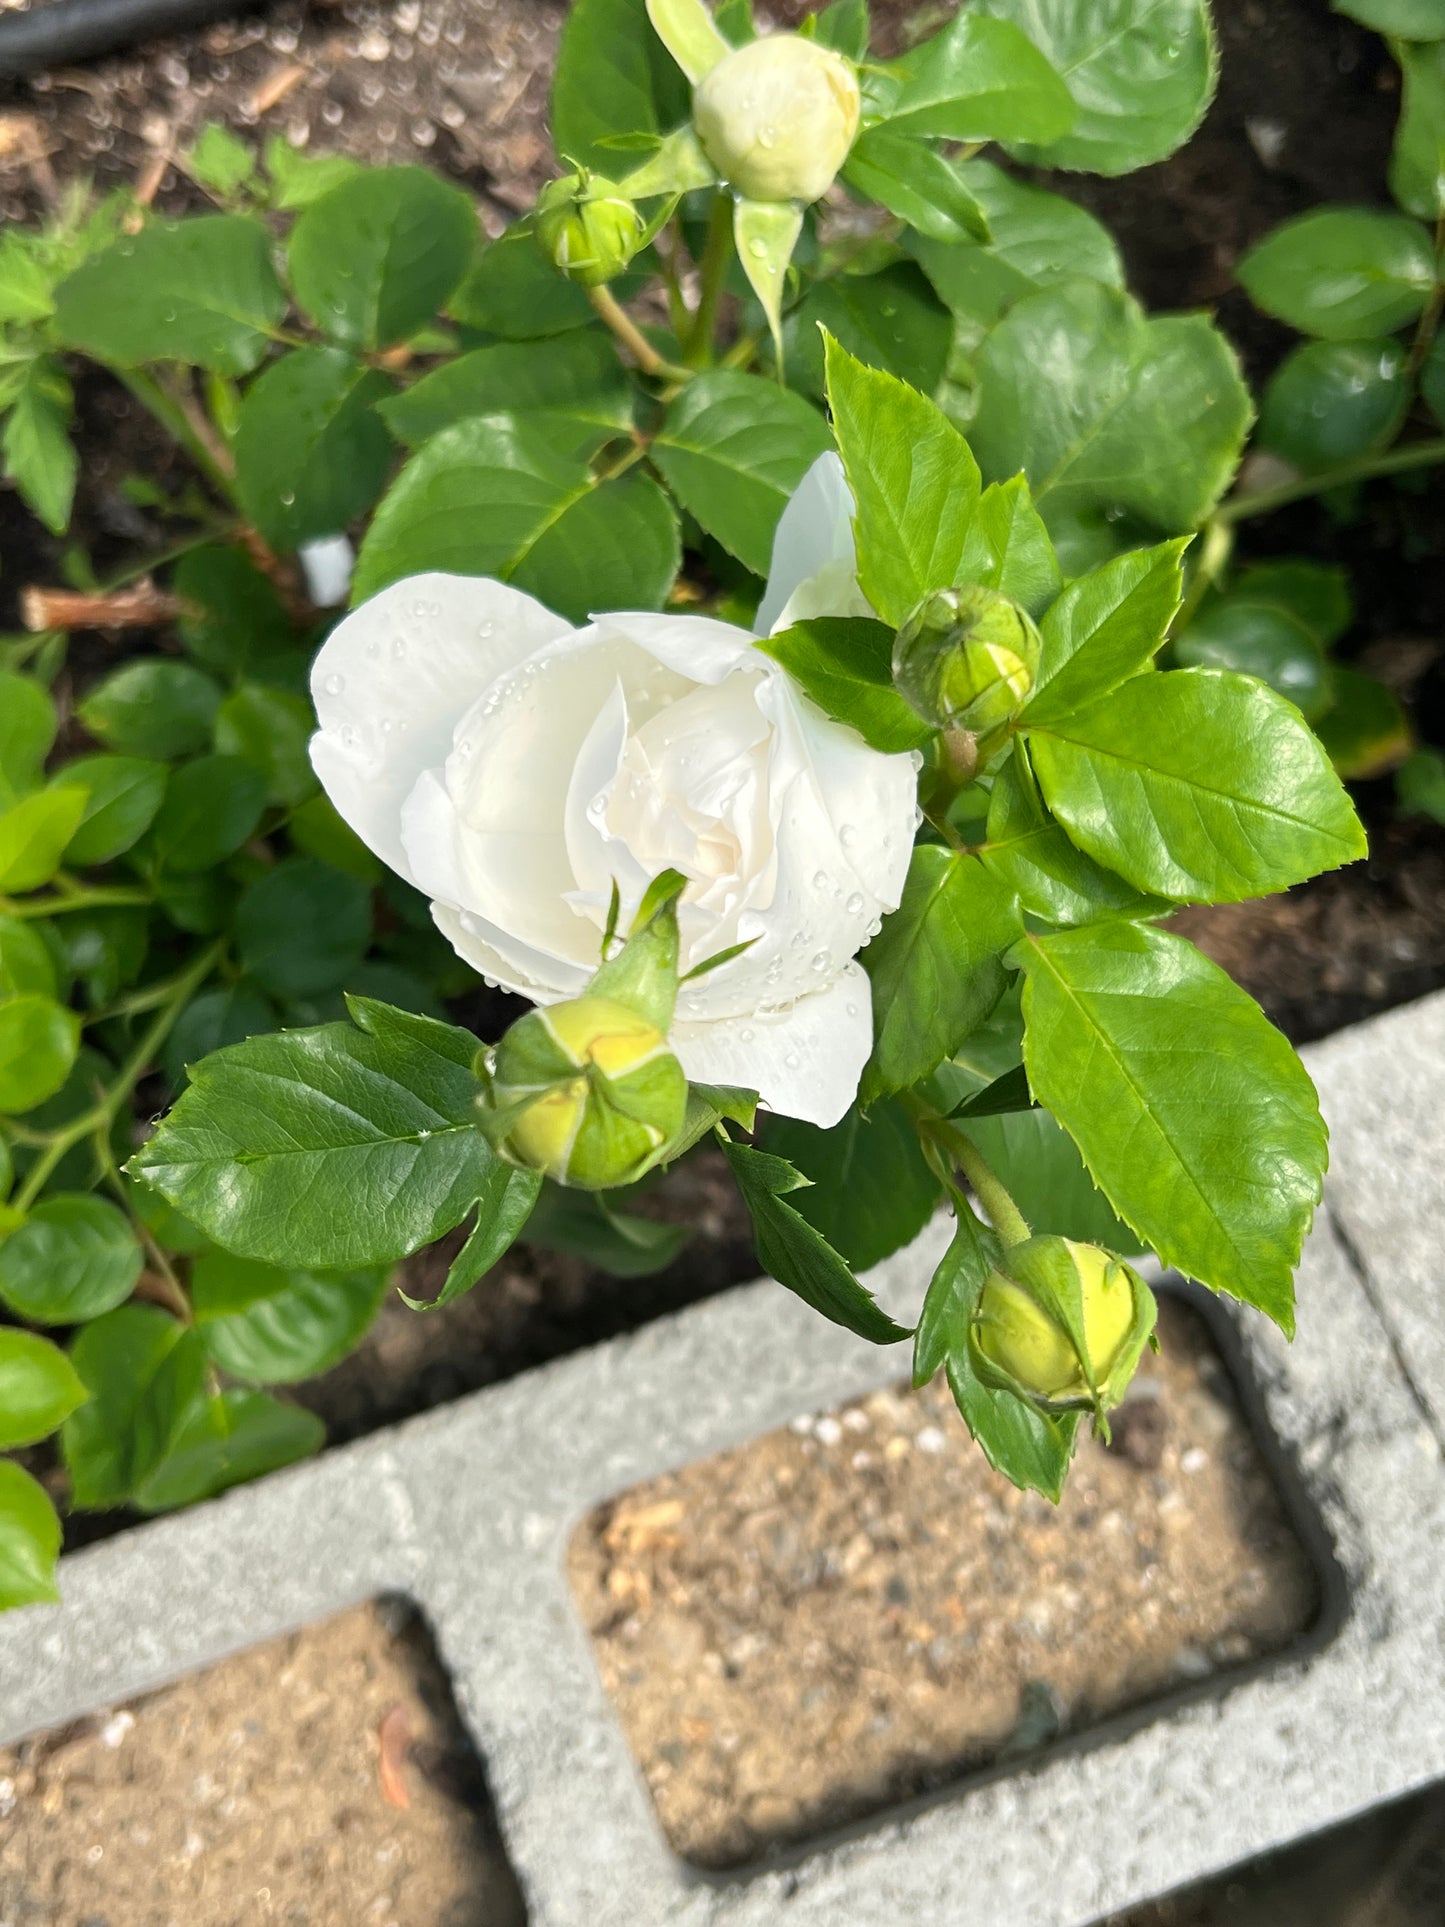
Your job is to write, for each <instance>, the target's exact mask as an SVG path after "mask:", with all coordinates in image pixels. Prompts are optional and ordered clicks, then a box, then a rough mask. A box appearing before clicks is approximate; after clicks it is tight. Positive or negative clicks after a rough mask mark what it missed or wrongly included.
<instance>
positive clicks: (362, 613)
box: [311, 574, 571, 876]
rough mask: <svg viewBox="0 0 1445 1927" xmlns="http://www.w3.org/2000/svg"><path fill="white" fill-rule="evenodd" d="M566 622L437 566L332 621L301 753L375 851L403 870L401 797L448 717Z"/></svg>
mask: <svg viewBox="0 0 1445 1927" xmlns="http://www.w3.org/2000/svg"><path fill="white" fill-rule="evenodd" d="M570 633H571V624H570V623H567V622H564V621H563V620H562V618H561V617H560V616H554V615H553V614H552V612H551V610H550V609H544V608H543V607H542V604H541V603H540V602H535V601H534V600H533V599H532V597H531V596H528V595H523V594H522V593H521V591H520V590H518V589H509V588H508V587H507V585H506V584H505V583H502V582H493V581H491V580H489V579H487V578H483V577H478V576H462V575H440V574H431V575H417V576H412V577H411V578H410V579H409V580H408V581H406V582H395V583H393V584H392V585H391V587H390V588H389V589H383V590H382V591H381V593H380V594H379V595H375V596H373V597H372V598H371V600H370V601H369V602H364V603H363V604H362V605H361V607H360V608H359V609H357V610H355V611H354V612H353V613H352V614H351V615H349V616H347V617H345V618H344V619H343V620H342V621H341V622H339V623H338V624H337V625H336V627H335V628H334V629H333V630H332V632H331V634H330V635H329V636H328V637H327V638H326V641H325V642H324V643H323V644H322V646H321V652H320V654H319V655H318V656H317V658H316V661H315V663H314V665H313V666H312V670H311V694H312V698H313V700H314V701H315V704H316V714H317V717H318V718H319V720H320V723H321V728H320V730H319V731H318V732H317V734H316V735H315V736H313V737H312V739H311V761H312V765H313V767H314V768H315V770H316V774H317V775H318V776H319V777H320V779H321V783H322V786H323V788H324V789H325V791H326V793H327V795H328V796H329V797H330V798H331V801H332V802H333V803H334V804H335V805H336V808H337V809H338V810H339V811H340V813H341V815H342V816H343V817H344V818H345V819H346V821H347V822H348V823H349V824H350V825H351V827H352V829H353V830H355V831H356V833H357V835H358V836H359V837H360V838H361V839H362V841H363V842H364V843H366V844H367V845H368V846H369V847H370V848H371V849H373V850H374V851H375V852H376V854H377V855H378V856H379V857H380V858H381V859H382V861H383V862H385V863H389V864H390V865H391V867H392V868H393V869H394V870H399V871H400V872H401V874H402V875H403V876H408V875H409V873H408V870H407V867H406V859H405V856H404V854H403V851H402V845H401V806H402V803H403V801H404V800H405V799H406V797H408V796H409V795H410V794H411V791H412V789H413V788H414V787H415V784H416V780H417V778H418V777H419V776H420V775H421V773H422V771H423V770H424V769H432V768H436V767H439V766H440V765H441V764H442V763H444V762H445V761H446V758H447V754H448V752H449V751H450V749H451V746H452V732H453V730H454V729H455V727H456V724H457V721H458V719H459V718H460V717H461V716H463V715H465V714H466V712H467V710H468V709H469V708H470V707H471V705H472V704H473V703H474V702H475V701H476V699H477V698H478V696H480V695H481V694H482V692H483V691H484V690H485V689H486V688H487V686H488V684H489V683H491V682H492V681H493V680H494V679H495V678H496V677H497V676H498V675H500V674H501V673H502V671H503V670H505V669H510V668H512V667H513V666H514V665H515V664H517V663H520V662H522V661H524V660H525V658H526V657H528V656H530V655H531V654H532V653H533V652H534V651H535V650H537V649H539V648H541V647H542V645H543V644H545V643H548V642H551V641H552V640H554V638H556V637H558V636H565V635H569V634H570Z"/></svg>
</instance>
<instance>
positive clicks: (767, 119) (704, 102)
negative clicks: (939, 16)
mask: <svg viewBox="0 0 1445 1927" xmlns="http://www.w3.org/2000/svg"><path fill="white" fill-rule="evenodd" d="M861 105H862V103H861V99H860V96H859V92H858V77H857V75H856V74H855V72H854V71H853V68H852V66H851V65H850V64H849V63H848V61H846V60H844V59H843V57H842V55H841V54H836V53H834V52H833V51H832V49H831V48H829V47H821V46H819V44H818V42H817V41H816V40H805V39H803V38H802V36H801V35H799V34H794V33H775V34H768V35H766V36H765V37H764V38H763V39H761V40H753V41H749V43H748V44H747V45H746V46H745V47H739V48H737V50H736V51H735V52H733V53H730V54H727V55H726V56H725V57H724V58H723V59H722V60H720V61H719V62H718V63H717V65H716V66H715V67H714V68H712V70H711V71H710V72H709V73H707V74H705V75H704V76H703V78H702V80H700V81H699V82H698V85H697V89H696V91H695V92H694V94H693V97H692V114H693V124H694V125H695V127H696V128H697V133H698V138H699V140H700V141H701V142H702V145H703V149H704V151H705V152H706V154H707V157H708V159H709V160H710V161H711V162H712V164H713V166H714V167H715V168H716V169H717V171H718V173H719V174H721V176H722V177H723V179H724V180H725V181H726V182H727V183H728V185H729V186H730V187H732V188H733V189H734V190H735V191H736V192H737V193H738V194H741V195H742V196H744V198H745V199H747V200H750V201H798V202H803V203H806V202H809V201H816V200H819V199H820V198H821V197H822V196H823V195H824V194H826V193H827V191H828V189H829V188H830V187H831V186H832V184H833V179H834V176H835V175H836V174H837V172H838V169H839V168H840V167H841V166H842V165H843V163H844V161H845V160H846V159H847V158H848V149H849V148H850V147H851V146H852V145H853V138H854V136H855V135H856V134H857V132H858V116H859V113H860V111H861Z"/></svg>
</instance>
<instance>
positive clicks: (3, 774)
mask: <svg viewBox="0 0 1445 1927" xmlns="http://www.w3.org/2000/svg"><path fill="white" fill-rule="evenodd" d="M57 727H58V722H57V718H56V714H55V704H54V703H53V702H52V701H51V699H50V696H49V694H48V693H47V691H46V690H45V689H43V688H42V687H41V685H40V684H39V683H38V682H34V681H32V680H31V679H30V677H28V676H17V675H15V674H14V672H13V671H11V670H8V669H0V808H3V807H4V806H5V805H6V804H8V803H13V802H14V801H15V798H16V797H17V796H23V795H25V793H26V792H27V791H28V790H33V789H35V788H36V787H37V786H38V784H39V783H40V780H41V772H42V770H43V769H44V767H45V759H46V757H47V756H48V755H49V754H50V745H51V744H52V743H53V742H54V741H55V732H56V729H57Z"/></svg>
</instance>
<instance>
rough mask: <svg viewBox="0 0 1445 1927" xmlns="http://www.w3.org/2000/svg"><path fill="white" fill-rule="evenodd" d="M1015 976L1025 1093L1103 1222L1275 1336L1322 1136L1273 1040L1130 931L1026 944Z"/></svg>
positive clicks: (1280, 1041)
mask: <svg viewBox="0 0 1445 1927" xmlns="http://www.w3.org/2000/svg"><path fill="white" fill-rule="evenodd" d="M1023 967H1024V973H1025V987H1024V1022H1025V1027H1026V1028H1025V1038H1024V1054H1025V1062H1026V1063H1027V1065H1028V1072H1029V1082H1030V1084H1031V1085H1032V1086H1033V1089H1034V1093H1035V1095H1036V1096H1037V1097H1038V1098H1039V1099H1040V1101H1041V1102H1042V1103H1044V1104H1046V1105H1047V1106H1048V1108H1049V1109H1050V1110H1051V1111H1052V1112H1053V1113H1054V1115H1055V1116H1056V1117H1057V1118H1058V1120H1059V1122H1060V1123H1061V1124H1062V1125H1063V1126H1064V1128H1065V1129H1066V1130H1067V1131H1068V1133H1069V1135H1070V1136H1071V1137H1072V1138H1073V1139H1074V1142H1075V1143H1076V1144H1077V1145H1078V1147H1079V1149H1080V1151H1081V1152H1082V1153H1083V1157H1084V1162H1085V1163H1086V1164H1087V1165H1088V1167H1089V1170H1090V1171H1091V1173H1092V1174H1093V1176H1094V1178H1095V1180H1096V1182H1098V1183H1099V1184H1100V1185H1101V1186H1102V1187H1103V1189H1104V1191H1105V1192H1106V1193H1107V1195H1108V1197H1109V1200H1110V1202H1111V1203H1112V1204H1113V1206H1114V1208H1115V1210H1116V1211H1118V1213H1119V1214H1120V1216H1121V1217H1122V1218H1124V1219H1125V1221H1126V1222H1127V1223H1128V1224H1130V1225H1132V1226H1133V1228H1134V1230H1135V1231H1136V1232H1137V1233H1138V1234H1139V1236H1140V1237H1141V1238H1142V1239H1143V1240H1144V1242H1145V1243H1146V1244H1147V1245H1148V1246H1150V1247H1151V1248H1152V1249H1153V1250H1155V1251H1157V1252H1158V1254H1159V1256H1160V1258H1161V1259H1162V1260H1163V1261H1164V1263H1165V1264H1166V1265H1175V1266H1177V1267H1178V1268H1179V1270H1181V1271H1183V1272H1185V1273H1186V1274H1187V1275H1188V1276H1190V1277H1193V1278H1198V1279H1199V1280H1200V1281H1201V1282H1202V1283H1203V1284H1206V1285H1209V1286H1211V1287H1212V1288H1213V1289H1214V1290H1215V1291H1226V1292H1229V1293H1230V1294H1231V1295H1232V1296H1233V1297H1236V1298H1240V1299H1242V1300H1243V1301H1244V1302H1245V1303H1246V1304H1250V1305H1256V1306H1258V1308H1259V1309H1260V1310H1261V1311H1264V1312H1267V1313H1268V1314H1269V1316H1270V1317H1271V1318H1273V1319H1274V1320H1275V1321H1276V1323H1278V1324H1279V1325H1280V1326H1281V1327H1282V1328H1283V1329H1284V1331H1285V1332H1286V1333H1287V1334H1288V1333H1290V1332H1291V1331H1292V1330H1293V1326H1294V1282H1293V1276H1292V1274H1293V1270H1294V1267H1295V1265H1296V1264H1297V1263H1298V1262H1299V1255H1300V1250H1301V1247H1302V1245H1303V1242H1304V1236H1305V1233H1306V1231H1307V1230H1308V1229H1309V1223H1310V1219H1311V1217H1312V1216H1313V1214H1314V1209H1315V1206H1316V1205H1317V1204H1318V1202H1319V1199H1320V1192H1321V1187H1322V1184H1323V1180H1324V1169H1325V1158H1326V1134H1325V1127H1324V1124H1323V1122H1322V1120H1321V1118H1320V1114H1319V1105H1318V1102H1317V1100H1316V1097H1315V1091H1314V1086H1313V1085H1312V1084H1311V1083H1310V1080H1309V1076H1308V1073H1307V1072H1306V1071H1305V1068H1304V1066H1303V1065H1302V1064H1301V1063H1300V1061H1299V1059H1298V1058H1297V1057H1296V1056H1295V1054H1294V1052H1293V1051H1292V1050H1291V1049H1290V1047H1289V1045H1288V1044H1287V1043H1286V1042H1285V1040H1284V1038H1283V1037H1281V1036H1280V1034H1279V1032H1278V1031H1276V1030H1275V1029H1274V1028H1273V1026H1272V1025H1271V1024H1270V1023H1269V1021H1268V1020H1267V1018H1266V1017H1265V1015H1264V1013H1263V1012H1262V1011H1261V1010H1260V1009H1259V1007H1258V1005H1257V1004H1255V1003H1253V1002H1252V1001H1251V1000H1250V998H1248V997H1247V996H1246V995H1245V994H1244V992H1243V991H1242V990H1240V989H1239V988H1238V987H1237V986H1236V985H1235V984H1233V983H1232V982H1231V981H1230V979H1229V978H1228V977H1227V976H1226V975H1225V974H1224V972H1223V971H1222V970H1220V969H1219V968H1218V967H1217V966H1216V965H1214V964H1212V963H1210V962H1209V960H1208V959H1207V958H1205V957H1202V956H1201V955H1200V954H1199V952H1198V951H1197V950H1195V949H1194V948H1193V946H1192V945H1191V944H1188V943H1186V942H1185V941H1184V939H1183V938H1182V937H1174V936H1169V935H1168V934H1166V933H1165V932H1163V931H1160V930H1153V929H1149V928H1146V927H1144V926H1142V925H1139V924H1098V925H1094V926H1093V927H1092V928H1089V929H1086V930H1071V931H1066V932H1061V933H1060V934H1058V935H1056V936H1050V937H1044V938H1030V939H1029V940H1028V941H1027V942H1026V943H1025V944H1024V946H1023ZM1242 1146H1247V1147H1248V1155H1247V1156H1241V1155H1240V1151H1241V1147H1242Z"/></svg>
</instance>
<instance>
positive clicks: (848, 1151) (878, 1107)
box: [763, 1098, 938, 1271]
mask: <svg viewBox="0 0 1445 1927" xmlns="http://www.w3.org/2000/svg"><path fill="white" fill-rule="evenodd" d="M763 1142H764V1145H765V1146H766V1148H767V1150H768V1151H769V1152H770V1153H771V1154H773V1155H774V1156H776V1157H780V1158H784V1159H786V1160H787V1162H788V1163H789V1164H790V1165H792V1167H793V1168H794V1170H796V1171H801V1172H802V1174H803V1176H804V1178H805V1179H806V1180H807V1185H806V1188H801V1189H799V1190H797V1191H796V1192H794V1193H793V1194H792V1206H791V1208H792V1209H793V1210H795V1211H796V1212H797V1213H798V1216H799V1217H801V1218H806V1219H807V1221H808V1223H809V1224H810V1225H812V1226H813V1227H814V1229H815V1230H817V1231H819V1232H820V1233H821V1234H822V1236H823V1237H824V1238H825V1239H826V1240H827V1242H828V1243H829V1244H830V1245H831V1246H832V1248H833V1249H834V1251H836V1252H837V1253H838V1255H839V1256H840V1257H841V1258H842V1259H843V1260H844V1261H845V1262H846V1263H847V1264H849V1265H851V1266H852V1267H853V1269H854V1270H855V1271H867V1270H869V1269H870V1268H871V1267H872V1266H873V1265H876V1264H880V1263H881V1262H882V1260H883V1259H884V1258H887V1257H888V1256H889V1255H890V1254H891V1253H892V1252H895V1251H899V1250H901V1249H902V1247H903V1246H904V1245H906V1244H908V1243H909V1242H910V1241H911V1240H912V1239H914V1238H916V1237H917V1235H918V1233H919V1232H920V1231H921V1230H922V1229H923V1227H924V1225H925V1224H927V1222H928V1220H929V1218H930V1217H931V1216H932V1215H933V1207H934V1205H935V1204H936V1203H937V1202H938V1180H937V1178H936V1177H934V1175H933V1173H932V1172H931V1171H930V1170H929V1168H928V1165H927V1164H926V1163H925V1162H924V1158H923V1153H922V1152H921V1151H920V1150H919V1148H918V1134H917V1132H916V1131H915V1130H914V1128H913V1123H912V1120H911V1119H910V1118H909V1116H908V1113H907V1112H906V1111H905V1110H904V1109H903V1107H902V1105H901V1104H898V1103H896V1102H894V1100H893V1099H891V1098H884V1099H883V1100H882V1101H881V1102H879V1103H877V1104H875V1105H874V1106H873V1108H872V1110H871V1111H870V1112H869V1113H868V1115H867V1116H866V1117H865V1116H864V1115H863V1113H862V1112H861V1111H860V1110H859V1109H858V1107H857V1106H856V1105H855V1106H854V1107H853V1108H852V1109H851V1110H850V1111H849V1112H848V1114H847V1116H846V1117H845V1118H844V1119H843V1121H842V1123H841V1124H835V1125H834V1126H833V1128H832V1129H831V1130H827V1131H821V1130H819V1129H818V1127H817V1126H816V1125H814V1124H803V1123H800V1122H799V1121H798V1120H797V1119H796V1118H789V1117H777V1118H773V1119H771V1120H770V1121H769V1123H768V1127H767V1133H766V1136H765V1137H764V1140H763Z"/></svg>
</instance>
